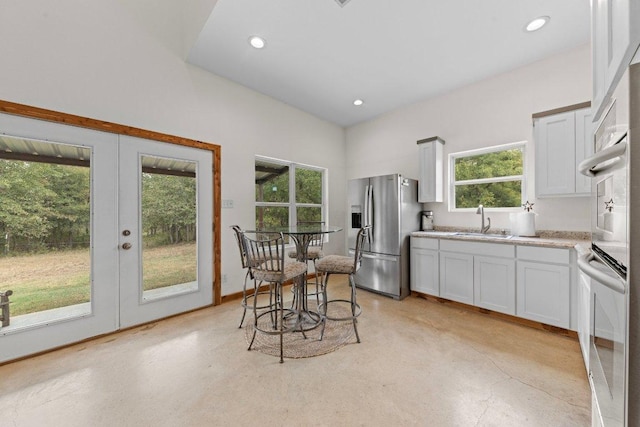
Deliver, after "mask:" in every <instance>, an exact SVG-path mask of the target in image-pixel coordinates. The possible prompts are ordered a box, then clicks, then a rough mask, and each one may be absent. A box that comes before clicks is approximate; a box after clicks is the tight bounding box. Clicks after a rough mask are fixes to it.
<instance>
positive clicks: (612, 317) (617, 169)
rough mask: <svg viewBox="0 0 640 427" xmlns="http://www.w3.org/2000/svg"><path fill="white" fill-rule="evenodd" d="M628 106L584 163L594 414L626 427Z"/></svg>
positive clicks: (604, 127)
mask: <svg viewBox="0 0 640 427" xmlns="http://www.w3.org/2000/svg"><path fill="white" fill-rule="evenodd" d="M627 117H628V104H626V100H625V99H624V97H623V96H621V97H620V98H616V100H615V101H614V102H613V103H612V105H611V106H610V108H609V110H608V111H607V114H606V115H605V116H604V118H603V119H602V121H601V122H600V125H599V126H598V128H597V130H596V132H595V134H594V148H595V149H594V153H595V154H594V155H593V156H592V157H591V158H589V159H586V160H585V161H584V162H582V163H581V164H580V166H579V169H580V172H581V173H583V174H585V175H587V176H590V177H591V178H592V186H591V188H592V190H591V224H592V225H591V240H592V243H591V253H590V254H587V255H585V256H583V257H581V258H580V259H579V260H578V267H579V268H580V270H581V271H582V272H583V273H585V274H586V275H587V276H588V277H589V279H590V287H591V296H590V326H589V329H590V349H589V361H588V365H589V382H590V385H591V389H592V393H593V397H594V399H593V403H594V410H593V413H594V416H596V417H598V418H599V419H598V420H597V421H599V423H594V425H598V424H602V425H604V426H606V427H609V426H625V425H627V424H626V410H627V408H626V405H627V398H626V396H627V375H628V372H627V366H628V363H627V362H628V361H627V357H628V356H627V355H628V348H627V347H628V342H627V341H628V330H627V329H628V314H629V312H628V293H629V287H628V283H629V282H628V280H627V267H628V262H629V240H628V226H629V221H628V216H629V208H628V205H629V203H628V201H629V198H628V189H629V185H628V173H629V145H628V141H629V138H628V136H629V135H628V121H627V120H628V119H627Z"/></svg>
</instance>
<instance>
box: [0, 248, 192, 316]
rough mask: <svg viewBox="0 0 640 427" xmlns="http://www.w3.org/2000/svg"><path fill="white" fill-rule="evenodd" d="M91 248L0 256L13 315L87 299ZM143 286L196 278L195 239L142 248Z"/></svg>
mask: <svg viewBox="0 0 640 427" xmlns="http://www.w3.org/2000/svg"><path fill="white" fill-rule="evenodd" d="M89 266H90V259H89V251H88V249H79V250H71V251H60V252H51V253H47V254H37V255H24V256H16V257H7V258H0V290H8V289H11V290H12V291H13V295H11V297H10V301H11V316H12V317H13V316H19V315H21V314H27V313H34V312H38V311H44V310H49V309H52V308H58V307H66V306H69V305H74V304H79V303H83V302H88V301H89V298H90V286H89V273H90V271H89V268H90V267H89ZM143 277H144V279H143V282H144V289H145V290H150V289H156V288H160V287H165V286H171V285H174V284H179V283H186V282H191V281H194V280H196V245H195V244H194V243H188V244H179V245H172V246H161V247H156V248H151V249H145V250H144V251H143Z"/></svg>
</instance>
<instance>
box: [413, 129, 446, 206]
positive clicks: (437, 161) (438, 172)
mask: <svg viewBox="0 0 640 427" xmlns="http://www.w3.org/2000/svg"><path fill="white" fill-rule="evenodd" d="M419 147H420V148H419V149H420V179H419V181H418V202H420V203H427V202H442V200H443V171H444V169H443V164H442V142H440V141H438V140H436V141H431V142H423V143H421V144H419Z"/></svg>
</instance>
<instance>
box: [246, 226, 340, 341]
mask: <svg viewBox="0 0 640 427" xmlns="http://www.w3.org/2000/svg"><path fill="white" fill-rule="evenodd" d="M258 231H262V232H266V233H282V234H286V235H288V236H290V237H291V240H293V243H294V244H295V245H296V253H297V258H296V259H297V261H300V262H304V263H306V262H307V250H308V249H309V243H310V242H311V241H312V240H315V239H317V238H318V235H322V236H323V237H324V235H325V234H331V233H337V232H338V231H342V227H338V226H333V225H325V224H321V223H317V224H309V223H306V224H294V225H290V226H284V227H261V228H259V229H258ZM306 280H307V277H306V275H303V276H301V277H300V279H299V282H298V284H297V286H296V296H295V300H294V301H295V306H294V307H293V310H294V312H295V313H297V314H298V318H299V320H300V324H301V326H300V329H301V331H302V332H304V331H308V330H310V329H313V328H315V327H316V326H318V325H319V324H320V320H321V316H320V313H318V312H317V311H312V310H309V306H308V304H307V287H306V286H305V282H306Z"/></svg>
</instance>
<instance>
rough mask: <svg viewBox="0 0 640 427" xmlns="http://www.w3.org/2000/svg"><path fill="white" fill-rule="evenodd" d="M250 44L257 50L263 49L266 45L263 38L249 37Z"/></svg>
mask: <svg viewBox="0 0 640 427" xmlns="http://www.w3.org/2000/svg"><path fill="white" fill-rule="evenodd" d="M249 44H250V45H251V46H253V47H255V48H256V49H262V48H263V47H264V45H265V44H266V43H265V41H264V39H263V38H262V37H259V36H251V37H249Z"/></svg>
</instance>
